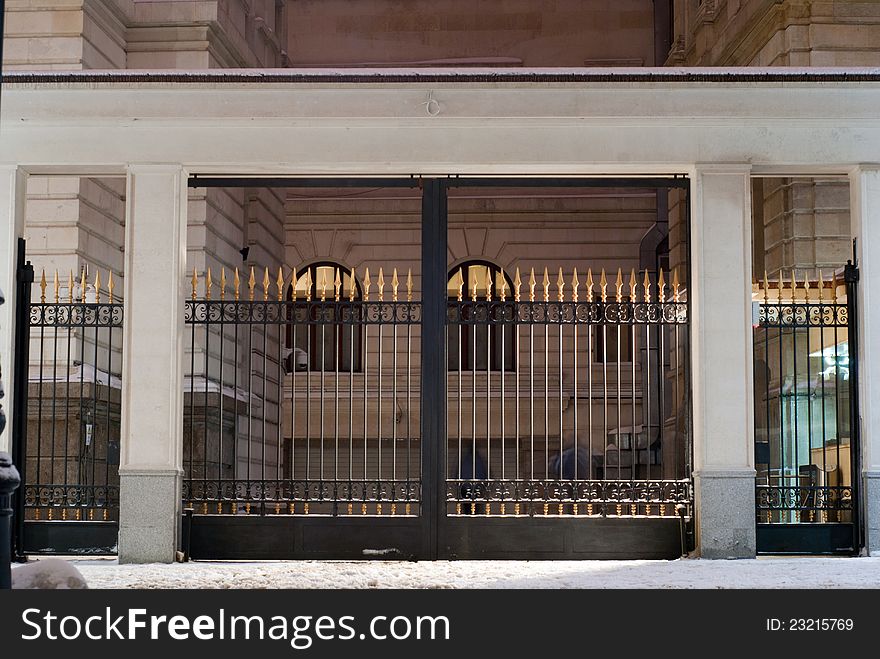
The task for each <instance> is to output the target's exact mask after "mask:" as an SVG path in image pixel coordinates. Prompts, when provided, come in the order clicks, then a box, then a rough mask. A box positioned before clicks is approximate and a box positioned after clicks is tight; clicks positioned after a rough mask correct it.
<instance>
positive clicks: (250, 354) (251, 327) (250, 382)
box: [245, 299, 254, 512]
mask: <svg viewBox="0 0 880 659" xmlns="http://www.w3.org/2000/svg"><path fill="white" fill-rule="evenodd" d="M247 309H248V326H247V329H248V349H247V355H248V357H247V388H248V389H247V391H248V392H247V410H248V418H247V429H248V432H247V437H248V438H247V468H246V472H247V490H246V494H245V500H246V501H247V502H248V504H247V505H248V512H250V498H251V443H252V441H253V437H254V433H253V401H254V396H253V393H252V391H251V389H252V387H253V379H254V376H253V368H252V363H251V362H252V360H253V354H254V325H253V321H254V301H253V299H251V300H250V301H249V302H248V307H247Z"/></svg>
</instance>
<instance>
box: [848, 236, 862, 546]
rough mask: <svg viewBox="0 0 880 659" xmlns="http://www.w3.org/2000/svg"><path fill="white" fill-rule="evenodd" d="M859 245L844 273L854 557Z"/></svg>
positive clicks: (858, 537) (858, 531) (858, 542)
mask: <svg viewBox="0 0 880 659" xmlns="http://www.w3.org/2000/svg"><path fill="white" fill-rule="evenodd" d="M854 259H855V241H853V260H850V261H847V262H846V266H845V267H844V269H843V281H844V283H845V284H846V306H847V324H848V325H849V327H848V328H847V347H848V350H849V353H848V354H849V406H850V408H849V428H850V430H849V437H850V440H849V443H850V451H851V453H850V461H851V465H850V467H851V469H852V514H853V516H854V517H856V519H853V553H855V554H858V553H859V551H860V550H861V548H862V543H863V542H864V537H865V535H864V530H863V525H864V523H865V516H864V514H863V512H864V509H863V504H862V497H861V484H862V482H861V479H862V461H861V451H862V438H861V426H862V419H861V412H860V410H859V305H858V298H857V297H856V296H857V294H858V290H857V288H858V283H859V266H858V263H856V262H854Z"/></svg>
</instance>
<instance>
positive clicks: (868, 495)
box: [862, 471, 880, 556]
mask: <svg viewBox="0 0 880 659" xmlns="http://www.w3.org/2000/svg"><path fill="white" fill-rule="evenodd" d="M862 496H863V497H864V500H865V505H864V507H863V510H864V514H865V549H866V551H867V552H868V555H869V556H880V471H866V472H864V473H863V474H862Z"/></svg>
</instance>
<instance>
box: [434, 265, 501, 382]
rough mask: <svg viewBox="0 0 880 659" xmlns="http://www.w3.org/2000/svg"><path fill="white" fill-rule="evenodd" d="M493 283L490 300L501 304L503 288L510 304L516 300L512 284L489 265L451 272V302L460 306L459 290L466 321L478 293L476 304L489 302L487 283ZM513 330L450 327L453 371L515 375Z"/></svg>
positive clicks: (448, 288)
mask: <svg viewBox="0 0 880 659" xmlns="http://www.w3.org/2000/svg"><path fill="white" fill-rule="evenodd" d="M488 281H491V282H492V291H491V299H492V300H499V299H500V291H501V288H502V286H503V287H504V288H505V289H506V298H507V300H512V299H513V282H512V281H511V279H510V277H509V276H508V275H507V273H506V272H504V271H503V270H502V269H501V268H499V267H498V266H497V265H495V264H493V263H488V262H486V261H468V262H467V263H462V264H461V265H460V266H457V267H455V268H453V269H452V271H451V272H450V273H449V279H448V281H447V285H446V293H447V296H448V298H449V301H450V302H457V301H458V295H459V289H461V293H462V299H463V302H465V305H464V307H463V308H462V315H463V317H464V318H467V315H468V313H469V312H470V309H469V308H468V305H467V303H468V302H471V301H473V299H474V291H476V300H477V302H482V301H486V300H487V298H488V297H489V296H487V282H488ZM514 348H515V342H514V326H513V325H512V324H505V325H487V324H474V325H471V324H467V323H462V324H461V325H457V326H451V327H450V331H449V345H448V349H447V353H446V354H447V366H448V369H449V370H450V371H459V370H462V371H465V370H477V371H486V370H490V371H502V370H504V371H512V370H514V366H515V359H516V355H515V350H514Z"/></svg>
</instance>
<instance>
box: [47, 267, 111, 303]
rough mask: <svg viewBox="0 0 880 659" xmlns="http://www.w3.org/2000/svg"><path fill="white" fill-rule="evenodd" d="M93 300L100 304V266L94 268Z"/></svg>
mask: <svg viewBox="0 0 880 659" xmlns="http://www.w3.org/2000/svg"><path fill="white" fill-rule="evenodd" d="M44 278H45V275H44ZM95 302H97V303H98V304H101V268H95Z"/></svg>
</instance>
